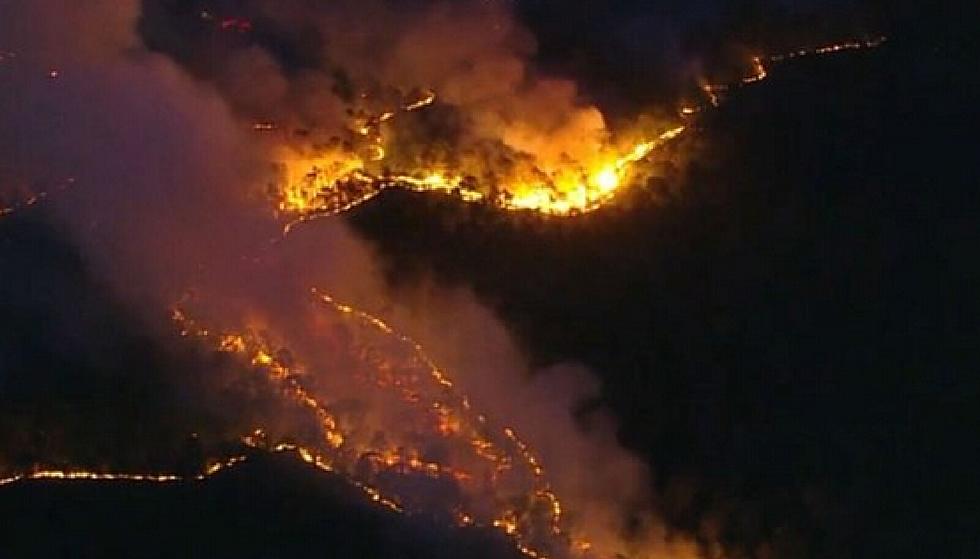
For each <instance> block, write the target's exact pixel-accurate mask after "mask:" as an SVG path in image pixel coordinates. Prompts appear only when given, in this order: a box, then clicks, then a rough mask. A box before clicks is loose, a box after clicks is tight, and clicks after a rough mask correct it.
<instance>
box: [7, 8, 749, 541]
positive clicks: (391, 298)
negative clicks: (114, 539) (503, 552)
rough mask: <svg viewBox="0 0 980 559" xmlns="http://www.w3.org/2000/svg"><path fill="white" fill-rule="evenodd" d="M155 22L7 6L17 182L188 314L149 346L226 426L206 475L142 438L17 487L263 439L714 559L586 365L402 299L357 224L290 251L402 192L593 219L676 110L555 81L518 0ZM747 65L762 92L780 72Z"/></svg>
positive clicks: (454, 511)
mask: <svg viewBox="0 0 980 559" xmlns="http://www.w3.org/2000/svg"><path fill="white" fill-rule="evenodd" d="M142 8H143V9H142V11H141V10H140V9H139V6H137V5H136V3H135V2H127V3H122V4H120V3H118V2H108V1H102V2H93V3H90V4H88V5H86V6H84V7H81V6H73V7H67V8H66V7H65V6H63V5H61V4H60V3H58V2H46V1H42V2H33V3H30V4H29V5H18V6H16V7H14V6H11V5H8V4H6V3H0V9H2V10H3V12H4V13H5V14H6V15H9V16H10V17H4V18H3V20H2V23H0V31H2V32H3V34H2V35H0V37H2V39H3V40H4V41H7V42H9V44H0V49H2V51H3V52H16V57H10V56H5V58H4V59H3V60H2V61H0V63H3V66H2V67H0V71H2V72H4V77H5V78H6V79H7V80H8V81H7V84H8V85H9V87H5V88H4V90H3V91H2V92H0V109H2V110H0V118H2V124H3V132H2V133H0V153H2V154H3V156H2V157H0V171H2V179H0V180H3V181H9V182H10V184H11V185H13V186H15V187H20V186H21V185H23V184H34V183H43V184H49V183H50V184H64V183H70V184H73V185H77V186H76V187H75V188H73V189H71V190H70V191H69V192H67V193H66V195H65V196H64V197H63V198H62V199H61V200H59V202H58V203H57V205H56V208H55V209H54V212H53V213H54V214H55V215H56V216H57V218H56V220H57V221H59V222H60V223H63V224H64V227H65V228H66V229H67V231H69V235H70V237H71V239H72V241H73V242H74V243H75V244H76V245H77V246H78V247H79V249H80V250H81V251H82V254H83V255H84V258H85V267H86V268H87V269H89V270H90V271H91V273H92V274H93V275H95V276H96V277H98V278H99V280H100V281H102V282H105V283H106V284H107V285H108V286H109V287H110V289H111V290H112V293H113V294H114V297H118V298H119V299H120V300H121V301H123V304H124V305H125V306H126V307H128V308H136V309H138V310H139V311H140V312H143V313H146V314H147V316H152V317H161V316H168V315H169V317H170V318H171V319H172V324H170V325H169V327H164V326H161V325H159V324H158V323H156V322H155V321H154V320H151V321H150V322H151V323H152V324H154V326H153V327H151V328H149V330H150V331H151V332H152V333H153V334H152V335H153V336H154V337H155V339H156V340H157V341H159V340H165V341H164V342H163V343H164V345H167V346H169V345H171V344H173V345H177V346H181V347H188V348H192V349H190V350H188V351H192V352H194V353H193V358H192V359H189V361H188V362H191V363H194V365H187V366H185V367H182V366H181V364H183V363H185V361H183V360H179V359H177V360H172V361H170V365H169V366H168V367H165V368H170V367H174V368H183V370H185V371H189V372H190V373H186V372H185V374H190V378H191V379H192V380H191V381H188V382H183V381H182V382H180V383H177V384H179V385H181V386H184V387H185V390H186V394H185V395H184V396H183V397H186V398H189V399H190V400H191V401H193V402H195V403H196V404H199V407H195V408H194V409H195V410H197V409H201V410H206V409H208V407H209V406H213V408H214V410H215V411H214V412H213V414H212V415H211V416H210V417H211V419H212V420H213V421H211V422H210V423H209V421H208V419H207V418H208V415H207V414H205V413H204V412H201V413H202V416H201V417H200V418H198V419H195V420H194V421H188V422H187V423H186V424H185V423H183V422H180V425H181V427H182V428H181V429H179V430H180V431H185V430H186V431H188V433H187V434H186V437H190V438H191V439H193V441H194V442H192V443H191V445H192V446H193V447H194V448H196V449H197V450H196V451H195V452H196V453H197V454H198V455H199V456H198V457H199V458H200V459H199V460H190V462H189V463H188V465H185V466H180V465H179V464H178V462H180V461H179V460H176V461H175V460H174V459H172V458H171V459H170V461H169V462H168V461H167V460H166V459H164V460H160V461H155V460H153V459H151V458H154V457H159V456H161V455H173V454H174V452H172V451H171V450H163V451H160V452H155V451H144V450H142V449H143V448H144V444H145V446H146V447H149V448H159V447H158V446H157V445H156V442H157V441H158V440H159V438H158V437H153V436H148V437H145V438H142V437H140V436H139V433H137V434H136V435H134V436H133V437H131V438H130V439H127V440H132V441H134V442H133V444H132V445H131V447H129V448H124V449H116V450H115V451H113V450H111V449H110V450H106V451H105V453H104V456H106V458H105V459H104V461H99V460H98V458H97V457H96V456H94V455H91V454H88V455H85V454H75V453H74V452H72V451H63V450H61V449H59V448H58V447H59V446H60V443H58V442H54V443H51V444H50V445H48V447H47V448H44V449H42V450H39V451H36V452H34V451H32V452H28V453H26V454H25V455H24V456H21V457H4V461H3V464H4V466H6V467H7V469H9V470H10V473H13V474H16V472H18V471H24V470H29V469H30V466H29V465H28V463H30V464H31V465H34V466H36V467H38V468H43V467H44V466H49V467H57V468H61V469H60V470H52V471H44V470H42V471H40V472H35V474H34V475H35V476H40V477H58V476H59V475H61V477H65V476H67V477H71V475H70V474H71V473H72V472H73V471H74V473H75V475H76V477H83V478H84V477H86V476H88V477H89V478H92V479H112V476H119V475H122V476H123V477H125V476H126V475H133V474H125V473H124V474H114V473H106V471H108V470H116V469H127V468H140V469H141V471H147V470H150V471H156V472H160V471H163V472H167V471H170V470H171V469H175V470H180V475H182V476H185V477H206V476H207V475H209V474H210V473H212V472H214V471H217V470H220V469H221V468H223V467H226V466H228V465H229V464H234V463H237V461H239V460H240V459H241V457H242V456H244V455H245V454H242V453H243V452H244V453H246V454H247V452H248V451H249V449H251V450H255V449H260V450H264V451H272V452H277V451H278V452H289V453H295V454H296V455H297V456H298V457H299V458H300V459H302V460H304V461H306V462H309V463H310V464H312V465H313V466H315V467H317V468H319V469H322V470H326V471H330V472H334V473H337V474H340V475H342V476H343V477H344V478H345V479H347V480H349V481H350V482H351V483H352V484H354V485H356V486H357V487H358V488H360V489H362V490H363V491H364V493H365V494H366V495H367V496H368V498H370V499H371V500H372V501H374V502H377V503H380V504H382V505H384V506H386V507H388V508H391V509H393V510H397V511H401V512H408V513H413V514H424V515H430V516H433V517H436V518H439V519H440V520H441V521H443V522H445V523H448V524H457V525H479V526H485V527H488V528H493V529H497V530H499V531H501V532H502V533H504V534H506V535H507V536H508V537H510V538H511V539H512V541H513V543H514V544H515V545H516V546H517V547H518V549H520V550H521V551H522V552H523V553H524V554H525V555H528V556H531V557H544V556H549V557H563V556H587V557H588V556H597V557H606V556H610V555H612V554H615V553H624V554H629V555H630V556H636V557H649V556H654V555H656V554H659V553H661V552H664V551H665V550H669V551H672V552H674V553H675V554H679V555H682V556H683V555H693V554H694V551H695V550H694V547H693V545H692V544H690V543H689V542H687V541H683V540H682V539H676V540H674V541H671V540H672V538H671V537H669V535H668V534H667V533H666V530H665V529H664V528H663V527H662V526H661V523H660V522H659V521H658V520H657V516H656V514H655V512H654V511H653V510H652V506H651V504H650V502H651V501H650V499H649V496H648V495H647V491H648V490H649V489H648V488H649V486H650V483H649V481H650V480H649V479H648V475H649V474H648V472H647V471H646V469H645V468H644V466H643V465H642V464H641V463H640V462H639V461H638V460H637V459H636V458H635V457H633V456H631V455H630V454H629V453H628V452H626V451H624V450H623V449H621V448H620V447H619V446H618V445H617V443H616V427H615V422H614V421H613V420H612V418H611V417H610V416H609V415H608V414H607V413H606V412H605V411H604V410H602V409H601V408H599V407H596V406H593V407H592V408H590V409H591V413H589V414H586V415H587V417H585V420H584V421H582V417H580V416H579V417H576V416H574V415H573V410H575V409H578V408H581V407H582V403H583V402H594V401H595V400H596V398H597V394H598V386H597V385H596V383H595V381H594V380H593V379H592V378H591V377H590V375H589V374H588V373H587V372H586V371H584V370H582V369H581V368H578V367H574V366H560V367H555V368H552V369H549V370H547V371H541V372H536V373H537V374H532V373H535V372H534V371H532V370H531V368H530V367H529V366H528V364H527V362H526V359H525V356H524V355H523V354H522V353H521V352H520V351H519V350H518V349H517V348H516V344H515V343H514V341H513V340H512V339H511V338H510V335H509V333H508V332H507V330H506V329H505V328H504V327H503V326H501V325H500V323H499V322H498V321H497V319H496V318H495V317H494V316H493V314H492V313H490V312H489V311H487V310H486V309H485V308H483V307H482V306H480V305H479V304H477V303H476V302H475V300H474V298H473V297H472V296H471V295H470V294H469V293H468V292H466V291H450V290H444V289H440V288H435V287H432V286H425V287H420V288H418V289H416V290H411V291H410V292H399V293H392V292H390V291H389V290H388V289H387V288H386V287H385V284H384V282H383V281H382V280H381V278H380V274H379V273H378V270H377V268H378V267H379V264H378V260H377V258H376V257H375V255H374V253H373V252H372V251H371V250H370V249H369V248H367V246H366V245H365V244H364V243H363V242H361V241H360V240H358V239H357V238H355V237H353V236H352V235H351V234H350V233H349V232H348V231H347V230H346V229H345V227H344V226H343V225H342V224H340V223H336V222H334V223H330V222H325V223H321V224H319V226H318V227H316V228H312V227H311V228H308V229H307V230H304V231H303V234H302V235H296V236H293V237H290V238H289V239H286V240H285V241H282V240H279V239H278V237H279V232H280V231H281V229H282V226H283V225H284V223H288V222H289V220H300V221H303V220H309V219H311V218H314V217H318V216H323V215H336V214H337V213H339V212H342V211H345V210H346V209H349V208H350V207H353V206H354V205H357V204H359V203H361V202H363V201H365V200H367V199H369V198H370V197H372V196H374V195H376V194H377V193H378V192H380V191H381V190H383V189H385V188H389V187H393V186H399V187H402V188H406V189H410V190H423V191H433V190H434V191H441V192H447V193H451V194H453V195H455V196H457V197H459V198H461V199H462V200H464V201H479V202H485V203H487V204H489V205H491V206H494V207H496V208H498V209H505V210H514V209H521V210H534V211H538V212H542V213H546V214H557V215H562V216H567V215H571V214H575V213H579V212H585V211H590V210H592V209H596V208H598V207H599V206H601V205H603V204H605V203H606V202H608V201H609V200H611V199H612V197H613V196H614V195H616V194H618V191H619V190H620V187H621V186H622V185H624V184H626V183H628V182H629V180H630V179H631V178H632V177H634V175H635V173H637V170H636V165H637V164H638V163H639V162H640V161H642V160H644V159H646V158H647V157H648V156H649V155H651V153H653V152H654V150H656V149H658V148H660V147H662V146H663V145H665V144H666V143H667V142H670V141H671V140H672V139H673V138H675V137H676V136H677V135H679V134H681V133H682V132H683V130H684V126H685V125H684V124H683V123H682V121H681V120H680V118H681V117H680V116H677V117H674V116H672V117H670V118H655V117H651V116H647V117H644V118H641V119H638V120H637V121H636V122H634V123H632V124H631V125H629V126H625V127H623V128H622V129H621V130H617V131H616V132H615V133H614V131H613V130H611V129H610V127H609V125H608V123H607V122H606V119H605V117H604V116H603V114H602V113H601V112H600V111H599V110H598V109H597V108H596V107H594V106H591V105H590V104H588V103H587V102H585V101H584V100H583V99H582V98H581V95H580V94H579V91H578V89H577V86H576V85H575V83H574V82H572V81H569V80H566V79H560V78H554V77H548V76H544V75H542V74H540V73H539V72H538V71H537V70H536V69H535V68H534V67H533V65H532V64H531V63H530V62H529V60H530V59H531V58H532V56H533V54H534V52H535V44H534V39H533V37H532V36H531V35H530V33H529V32H528V31H527V30H526V29H524V28H523V27H522V26H521V25H520V24H519V23H518V22H517V21H516V19H515V18H513V17H512V15H511V14H510V13H509V12H508V10H507V9H506V8H505V7H504V5H503V4H501V3H494V2H461V3H444V4H429V3H425V2H419V3H407V4H406V3H394V2H384V1H375V2H363V1H358V2H346V1H344V2H335V3H331V4H330V5H329V6H328V5H326V4H324V3H317V2H308V1H301V0H297V1H293V2H272V1H268V2H266V1H261V0H255V1H247V2H229V3H218V4H215V5H204V4H201V3H197V2H162V1H160V2H157V1H149V0H147V1H144V2H143V3H142ZM407 8H411V9H407ZM137 22H138V25H139V31H140V35H137V34H136V26H137ZM103 29H105V31H104V32H103V31H102V30H103ZM148 47H149V48H148ZM752 67H753V71H754V73H753V74H752V75H751V76H750V77H749V78H748V79H747V80H748V81H745V83H752V82H753V81H757V80H759V79H762V78H764V77H765V67H764V65H763V62H762V61H761V59H756V60H755V61H754V63H753V65H752ZM713 93H714V92H713V90H708V91H707V94H708V95H707V96H708V98H709V99H711V100H714V99H715V97H714V95H713ZM691 111H692V112H694V109H693V108H692V109H691ZM688 116H690V115H688ZM5 190H10V191H13V190H14V189H13V188H11V189H6V184H5ZM29 199H30V198H28V200H29ZM18 204H20V202H18ZM21 205H23V204H21ZM287 227H288V226H287ZM270 239H275V240H274V241H270ZM333 293H337V294H338V295H339V298H337V299H334V297H333V295H331V294H333ZM348 302H349V303H348ZM348 304H356V305H357V306H356V307H354V306H348ZM360 308H364V309H370V312H367V311H362V310H359V309H360ZM382 315H383V316H384V317H385V319H381V318H378V316H382ZM389 321H390V322H389ZM394 325H397V328H396V327H395V326H394ZM403 329H404V331H405V332H410V333H411V337H410V336H408V335H406V334H403V333H402V330H403ZM174 332H176V334H175V333H174ZM93 368H98V364H95V365H93ZM201 379H206V381H202V380H201ZM153 397H154V394H153V393H152V391H148V392H147V393H146V395H145V398H146V399H147V400H152V398H153ZM176 400H180V398H179V397H178V398H176ZM208 424H211V425H212V427H210V428H208V427H207V425H208ZM215 425H217V426H218V427H215ZM185 427H186V428H185ZM180 436H183V435H178V436H177V439H170V442H168V443H167V445H164V446H165V447H167V448H170V449H173V448H176V447H177V446H179V445H178V444H177V443H175V442H173V441H174V440H179V438H180ZM32 445H33V443H28V446H32ZM68 446H72V445H68ZM72 448H74V446H72ZM98 454H99V455H100V456H102V455H103V453H102V452H101V450H100V452H99V453H98ZM176 454H180V452H176ZM134 455H136V456H139V457H138V458H134V457H133V456H134ZM113 456H115V457H114V458H113ZM79 469H80V470H79ZM76 470H77V471H76ZM58 472H61V474H59V473H58ZM100 472H101V473H100ZM136 475H143V474H136ZM154 475H156V474H154ZM100 476H101V477H100ZM150 477H153V476H150ZM172 477H173V476H170V475H169V474H166V475H163V477H161V478H160V480H161V481H170V480H171V478H172ZM147 479H149V478H147ZM154 479H155V478H154Z"/></svg>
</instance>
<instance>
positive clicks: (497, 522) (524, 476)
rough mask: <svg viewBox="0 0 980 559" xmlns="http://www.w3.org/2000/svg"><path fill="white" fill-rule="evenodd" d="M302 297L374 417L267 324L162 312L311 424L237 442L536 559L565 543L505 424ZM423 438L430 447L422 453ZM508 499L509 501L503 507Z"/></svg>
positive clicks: (551, 504) (421, 363)
mask: <svg viewBox="0 0 980 559" xmlns="http://www.w3.org/2000/svg"><path fill="white" fill-rule="evenodd" d="M312 295H313V297H314V302H316V303H318V305H319V309H318V310H317V309H313V312H314V313H315V317H314V320H316V321H323V320H327V321H328V322H329V323H330V324H332V326H330V327H329V328H328V329H327V330H328V331H331V332H333V331H337V329H338V328H341V329H343V331H344V332H346V333H345V334H344V335H342V336H339V337H338V338H337V339H331V340H330V343H331V347H333V348H334V351H336V352H339V353H340V354H341V356H349V357H351V358H354V359H355V360H356V362H357V363H360V365H359V366H357V367H356V368H355V370H356V371H358V372H357V373H356V375H355V381H356V382H357V383H358V386H361V387H363V388H366V389H368V390H369V392H367V393H368V394H373V395H372V396H370V400H372V401H374V400H377V401H379V402H381V403H379V404H378V406H379V407H378V410H377V411H375V412H368V414H367V415H368V416H372V417H375V419H374V421H376V422H377V423H374V424H371V425H364V424H362V421H363V419H358V418H352V417H350V416H347V415H345V413H346V412H345V411H343V409H342V408H343V406H340V404H338V403H337V402H338V401H343V398H342V397H341V395H339V394H336V393H333V392H331V391H330V390H327V389H325V388H322V387H320V383H318V382H316V380H315V379H316V378H317V377H316V372H315V370H316V367H319V366H326V365H324V364H319V363H318V362H317V359H316V358H315V357H312V356H311V358H310V361H309V362H306V361H305V360H301V359H300V357H302V356H301V355H300V354H298V353H296V352H295V351H294V349H295V348H287V347H286V346H285V345H283V344H282V343H276V342H273V341H272V340H273V336H271V335H270V334H269V333H268V327H267V326H266V327H263V328H262V329H261V332H263V333H260V329H245V330H242V331H219V330H216V329H214V328H210V327H205V326H203V325H202V324H200V323H198V322H197V321H196V320H194V319H192V318H189V316H188V314H187V313H186V312H185V311H184V310H181V309H175V310H174V311H173V315H172V317H173V320H174V322H175V324H176V325H177V327H178V331H179V332H180V334H181V335H183V336H185V337H193V338H196V339H199V340H201V341H203V342H205V343H207V344H209V345H211V347H213V349H214V350H215V351H217V352H221V353H226V354H229V355H232V356H235V357H236V358H238V359H240V361H241V362H242V363H243V364H245V365H247V366H248V367H251V368H252V370H254V371H255V372H256V373H258V374H262V375H264V376H265V378H266V379H268V380H269V381H270V382H271V383H272V384H273V385H275V386H277V387H278V390H279V392H280V394H281V395H282V396H283V397H285V398H286V399H287V400H288V401H291V402H293V403H294V404H296V405H297V406H299V407H300V408H301V409H305V410H307V412H308V413H309V414H310V416H311V418H313V420H314V421H315V424H316V425H317V426H318V429H319V431H320V438H319V440H308V441H306V442H304V443H303V444H297V443H295V442H290V441H281V442H270V441H269V436H268V434H267V433H266V431H265V430H263V429H258V430H256V431H254V432H253V433H250V434H249V435H247V436H245V437H243V438H242V442H243V443H245V444H246V445H247V446H250V447H253V448H259V449H265V450H269V451H271V452H287V451H289V452H295V453H296V455H297V456H298V458H299V459H301V460H302V461H304V462H307V463H309V464H312V465H314V466H316V467H318V468H319V469H321V470H325V471H330V472H334V473H337V474H339V475H342V476H344V477H345V478H347V479H348V480H349V481H350V482H351V483H352V484H354V485H355V486H357V487H359V488H361V490H363V491H364V492H365V493H366V494H367V496H368V497H369V498H370V499H371V500H372V501H374V502H377V503H379V504H381V505H383V506H385V507H387V508H390V509H392V510H396V511H400V512H407V513H412V512H416V511H419V512H425V513H427V514H442V513H443V511H445V510H453V511H455V512H454V514H453V515H452V518H450V519H449V521H452V522H457V523H459V524H461V525H475V526H484V527H491V528H496V529H499V530H501V531H502V532H503V533H504V534H506V535H507V536H508V537H509V538H511V539H512V540H513V541H514V544H515V546H516V547H517V548H518V549H519V550H521V551H522V553H524V554H525V555H527V556H528V557H533V558H542V559H543V558H544V557H546V556H547V555H548V554H549V553H551V551H549V550H552V551H554V550H563V549H567V547H568V546H567V543H568V541H570V539H569V538H570V537H569V536H567V535H566V534H565V527H564V526H563V517H562V505H561V502H560V500H559V497H558V496H557V495H556V494H555V492H554V491H553V490H552V489H551V486H550V483H549V482H548V480H547V477H546V473H545V469H544V467H543V466H542V464H541V463H540V461H539V460H538V458H537V456H536V454H535V453H534V451H533V450H532V449H531V448H530V446H529V445H528V444H527V443H526V442H525V441H524V440H523V439H521V438H520V437H519V436H518V434H517V432H516V431H515V430H514V429H513V428H510V427H499V428H498V427H494V426H493V425H492V424H491V422H490V421H489V420H488V419H487V418H486V417H485V416H483V415H481V414H478V413H476V412H475V410H474V409H473V406H472V404H471V403H470V400H469V398H468V397H467V396H466V395H464V394H461V393H460V392H459V390H458V388H457V386H456V384H455V383H454V382H453V380H452V379H451V378H450V376H449V374H448V373H447V372H446V371H445V370H444V369H442V368H441V367H439V366H438V365H437V364H436V363H435V361H434V360H433V359H432V358H431V357H430V356H429V355H428V354H427V353H426V351H425V349H424V348H423V347H422V346H421V345H420V344H419V343H418V342H416V341H415V340H413V339H412V338H410V337H408V336H407V335H405V334H402V333H400V332H398V331H397V330H395V328H394V327H392V326H391V325H390V324H388V323H387V322H385V321H383V320H382V319H380V318H378V317H376V316H374V315H371V314H369V313H367V312H365V311H362V310H359V309H356V308H354V307H352V306H350V305H347V304H344V303H341V302H338V301H337V300H335V299H334V298H333V297H331V296H330V295H328V294H325V293H323V292H321V291H318V290H313V291H312ZM323 313H326V316H324V315H323ZM340 341H343V343H342V344H341V345H339V346H338V345H336V344H338V343H339V342H340ZM287 356H288V357H287ZM334 357H337V356H334ZM310 381H312V382H310ZM356 394H363V392H356ZM338 406H339V407H338ZM385 417H390V419H385ZM433 445H435V446H437V447H440V448H442V450H441V451H440V452H438V453H437V454H436V455H434V456H429V450H428V449H429V448H432V447H433ZM435 456H438V458H436V457H435ZM400 479H404V480H406V481H405V482H402V481H399V480H400ZM411 479H415V480H419V479H429V480H432V482H433V483H436V484H447V485H446V486H451V487H454V488H455V489H454V490H453V491H452V492H450V493H451V494H455V495H457V496H456V497H450V496H447V497H445V498H448V499H450V502H448V503H446V502H443V503H441V504H439V503H436V504H433V503H430V502H429V501H428V500H427V498H426V497H424V496H419V495H417V494H415V492H413V491H412V490H410V488H409V485H406V483H407V480H411ZM440 486H441V485H440ZM514 503H521V505H520V506H518V507H516V508H515V505H514ZM432 507H436V508H435V509H433V508H432ZM579 541H581V540H579Z"/></svg>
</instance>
